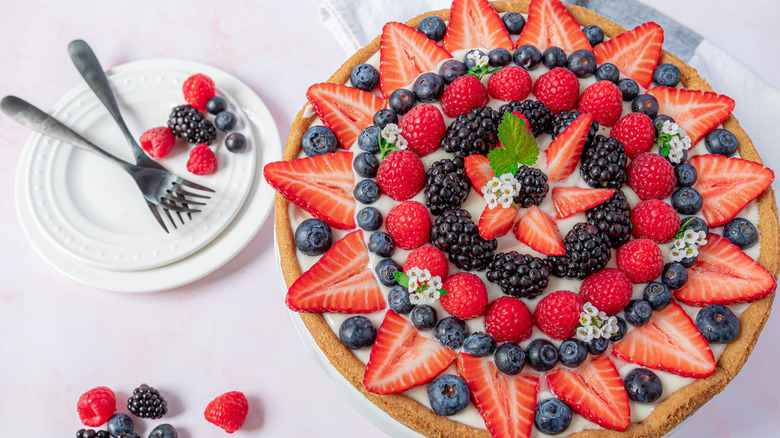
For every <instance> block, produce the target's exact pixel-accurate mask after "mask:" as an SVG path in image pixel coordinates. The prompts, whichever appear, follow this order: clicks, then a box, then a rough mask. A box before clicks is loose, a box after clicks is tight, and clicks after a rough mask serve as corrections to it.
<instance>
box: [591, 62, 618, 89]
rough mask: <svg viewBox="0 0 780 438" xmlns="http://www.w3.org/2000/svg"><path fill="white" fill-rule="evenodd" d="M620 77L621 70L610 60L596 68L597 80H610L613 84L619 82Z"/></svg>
mask: <svg viewBox="0 0 780 438" xmlns="http://www.w3.org/2000/svg"><path fill="white" fill-rule="evenodd" d="M619 79H620V72H618V68H617V67H615V64H610V63H609V62H607V63H604V64H601V65H600V66H598V68H596V80H597V81H610V82H612V83H613V84H617V83H618V80H619Z"/></svg>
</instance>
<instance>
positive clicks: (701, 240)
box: [696, 231, 707, 246]
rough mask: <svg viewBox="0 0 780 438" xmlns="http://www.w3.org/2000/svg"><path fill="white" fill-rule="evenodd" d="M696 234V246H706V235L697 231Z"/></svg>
mask: <svg viewBox="0 0 780 438" xmlns="http://www.w3.org/2000/svg"><path fill="white" fill-rule="evenodd" d="M696 234H697V235H698V236H697V238H696V244H697V245H699V246H701V245H706V244H707V234H706V233H705V232H704V231H699V232H698V233H696Z"/></svg>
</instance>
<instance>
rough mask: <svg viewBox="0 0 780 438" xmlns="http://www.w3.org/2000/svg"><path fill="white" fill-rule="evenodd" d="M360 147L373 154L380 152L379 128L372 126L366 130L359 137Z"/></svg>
mask: <svg viewBox="0 0 780 438" xmlns="http://www.w3.org/2000/svg"><path fill="white" fill-rule="evenodd" d="M334 137H335V135H334ZM358 147H359V148H360V149H363V150H364V151H366V152H371V153H372V154H375V153H377V152H379V128H378V127H376V126H374V125H371V126H368V127H367V128H366V129H364V130H363V132H361V133H360V136H359V137H358Z"/></svg>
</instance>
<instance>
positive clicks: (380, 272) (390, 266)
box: [374, 259, 401, 286]
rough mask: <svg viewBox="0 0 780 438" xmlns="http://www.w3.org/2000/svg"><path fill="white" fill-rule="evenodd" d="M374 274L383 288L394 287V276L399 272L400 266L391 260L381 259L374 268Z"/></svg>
mask: <svg viewBox="0 0 780 438" xmlns="http://www.w3.org/2000/svg"><path fill="white" fill-rule="evenodd" d="M374 272H376V276H377V278H379V282H380V283H382V284H384V285H385V286H394V285H396V284H397V282H396V281H395V275H394V274H395V273H396V272H401V266H400V265H398V263H396V262H395V260H393V259H382V260H380V261H379V263H377V264H376V266H374Z"/></svg>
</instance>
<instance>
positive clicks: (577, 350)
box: [558, 338, 588, 368]
mask: <svg viewBox="0 0 780 438" xmlns="http://www.w3.org/2000/svg"><path fill="white" fill-rule="evenodd" d="M558 356H559V357H560V359H561V363H562V364H563V366H565V367H569V368H577V367H578V366H580V365H582V363H583V362H585V359H587V358H588V345H587V344H586V343H585V342H583V341H581V340H579V339H577V338H569V339H566V340H565V341H563V342H561V346H560V347H558Z"/></svg>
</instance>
